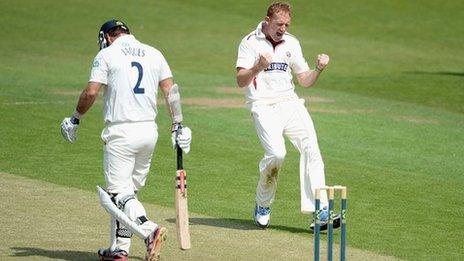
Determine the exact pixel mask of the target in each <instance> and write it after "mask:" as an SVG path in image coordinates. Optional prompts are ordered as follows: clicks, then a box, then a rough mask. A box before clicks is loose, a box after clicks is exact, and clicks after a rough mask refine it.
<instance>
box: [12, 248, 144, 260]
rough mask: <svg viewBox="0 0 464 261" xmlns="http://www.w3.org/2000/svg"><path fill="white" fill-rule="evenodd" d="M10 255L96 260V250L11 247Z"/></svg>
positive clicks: (138, 258) (132, 258)
mask: <svg viewBox="0 0 464 261" xmlns="http://www.w3.org/2000/svg"><path fill="white" fill-rule="evenodd" d="M11 250H12V251H13V254H12V256H14V257H32V256H42V257H48V258H53V259H60V260H68V261H82V260H97V259H98V257H97V253H96V252H84V251H74V250H50V249H42V248H34V247H12V248H11ZM134 259H137V260H143V259H142V258H140V257H135V256H134V257H131V260H134Z"/></svg>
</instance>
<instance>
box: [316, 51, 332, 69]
mask: <svg viewBox="0 0 464 261" xmlns="http://www.w3.org/2000/svg"><path fill="white" fill-rule="evenodd" d="M329 61H330V58H329V56H328V55H327V54H324V53H323V54H319V55H318V56H317V60H316V70H317V71H319V72H321V71H322V70H324V68H325V67H326V66H327V64H329Z"/></svg>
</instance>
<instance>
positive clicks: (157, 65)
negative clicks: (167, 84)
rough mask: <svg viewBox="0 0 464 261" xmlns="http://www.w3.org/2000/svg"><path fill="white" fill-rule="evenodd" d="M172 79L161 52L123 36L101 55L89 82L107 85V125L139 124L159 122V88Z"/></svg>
mask: <svg viewBox="0 0 464 261" xmlns="http://www.w3.org/2000/svg"><path fill="white" fill-rule="evenodd" d="M171 77H172V73H171V69H170V68H169V65H168V63H167V62H166V59H165V58H164V56H163V55H162V54H161V52H159V51H158V50H156V49H155V48H153V47H151V46H149V45H146V44H143V43H141V42H139V41H138V40H136V39H135V37H134V36H133V35H123V36H120V37H118V38H117V39H116V40H115V41H114V42H113V43H112V44H111V45H110V46H109V47H107V48H105V49H102V50H101V51H100V52H99V53H98V54H97V56H96V57H95V59H94V61H93V65H92V70H91V74H90V79H89V81H92V82H99V83H102V84H104V85H106V87H105V94H104V102H103V103H104V105H103V114H104V120H105V122H106V123H114V122H137V121H153V120H155V117H156V114H157V109H156V97H157V94H158V84H159V82H160V81H162V80H164V79H167V78H171Z"/></svg>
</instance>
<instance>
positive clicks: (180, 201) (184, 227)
mask: <svg viewBox="0 0 464 261" xmlns="http://www.w3.org/2000/svg"><path fill="white" fill-rule="evenodd" d="M177 131H180V128H179V129H178V130H177ZM176 148H177V172H176V226H177V239H178V241H179V247H180V249H182V250H186V249H190V232H189V215H188V205H187V173H186V172H185V170H184V167H183V159H182V149H181V148H180V147H179V145H176Z"/></svg>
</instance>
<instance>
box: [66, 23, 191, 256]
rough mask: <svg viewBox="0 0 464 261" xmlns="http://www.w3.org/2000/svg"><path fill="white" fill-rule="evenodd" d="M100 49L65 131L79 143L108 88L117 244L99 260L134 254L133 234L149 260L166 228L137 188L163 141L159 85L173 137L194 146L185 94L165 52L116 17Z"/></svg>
mask: <svg viewBox="0 0 464 261" xmlns="http://www.w3.org/2000/svg"><path fill="white" fill-rule="evenodd" d="M98 44H99V47H100V51H99V52H98V54H97V55H96V57H95V59H94V60H93V64H92V69H91V72H90V79H89V81H88V84H87V87H86V88H85V89H84V90H83V91H82V93H81V95H80V97H79V101H78V103H77V107H76V110H75V112H74V114H73V115H72V116H71V117H67V118H64V120H63V121H62V123H61V133H62V135H63V137H64V138H65V140H67V141H69V142H71V143H72V142H74V141H75V140H76V131H77V128H78V127H79V125H80V122H81V119H82V117H83V115H84V114H85V113H86V112H87V111H88V110H89V109H90V107H91V106H92V105H93V103H94V101H95V99H96V98H97V95H98V92H99V90H100V89H104V98H103V118H104V121H105V128H104V129H103V131H102V133H101V139H102V141H103V171H104V176H105V181H106V190H103V189H102V188H100V187H98V193H99V197H100V202H101V205H102V206H103V207H104V208H105V210H106V211H107V212H108V213H109V214H110V215H111V224H110V242H109V243H110V244H109V247H108V248H102V249H100V250H99V251H98V253H97V254H98V258H99V260H119V261H125V260H128V255H129V248H130V245H131V237H132V236H133V235H136V236H138V237H139V238H141V239H142V240H144V242H145V245H146V255H145V260H150V261H153V260H159V258H160V249H161V245H162V243H163V241H164V240H165V238H166V231H167V230H166V228H164V227H162V226H160V225H159V224H157V223H155V222H154V221H152V220H151V219H149V218H148V216H147V213H146V211H145V208H144V207H143V205H142V203H141V202H140V201H139V200H138V198H137V192H138V191H140V189H141V188H142V187H143V186H144V185H145V182H146V179H147V176H148V172H149V169H150V164H151V159H152V155H153V151H154V149H155V145H156V141H157V139H158V126H157V124H156V122H155V118H156V115H157V100H156V97H157V95H158V87H159V88H160V89H161V91H162V92H163V94H164V96H165V98H166V103H167V105H168V108H169V111H170V113H171V117H172V129H171V131H172V136H171V138H172V142H173V147H175V146H176V141H177V144H178V145H179V147H180V148H181V149H182V150H183V151H184V152H185V153H188V152H189V151H190V142H191V130H190V129H189V128H188V127H185V126H183V127H182V128H181V132H177V129H178V128H179V127H180V126H181V123H182V119H183V117H182V111H181V103H180V93H179V88H178V86H177V84H174V82H173V76H172V73H171V70H170V68H169V66H168V63H167V62H166V59H165V58H164V56H163V55H162V53H161V52H160V51H158V50H157V49H155V48H154V47H151V46H149V45H146V44H143V43H141V42H140V41H138V40H137V39H136V38H135V37H134V36H133V35H132V34H131V33H130V31H129V28H128V27H127V25H126V24H125V23H123V22H122V21H119V20H109V21H107V22H106V23H104V24H103V25H102V26H101V28H100V30H99V33H98Z"/></svg>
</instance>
